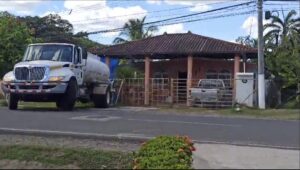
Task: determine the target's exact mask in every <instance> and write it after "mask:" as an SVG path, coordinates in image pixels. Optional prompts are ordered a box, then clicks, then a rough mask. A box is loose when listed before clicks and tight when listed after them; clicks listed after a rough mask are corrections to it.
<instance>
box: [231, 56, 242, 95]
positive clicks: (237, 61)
mask: <svg viewBox="0 0 300 170" xmlns="http://www.w3.org/2000/svg"><path fill="white" fill-rule="evenodd" d="M240 62H241V57H240V55H238V54H236V55H235V56H234V82H233V92H232V95H233V99H234V100H235V94H236V79H237V76H236V74H237V73H238V72H240Z"/></svg>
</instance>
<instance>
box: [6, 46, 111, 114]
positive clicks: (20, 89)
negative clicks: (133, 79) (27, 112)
mask: <svg viewBox="0 0 300 170" xmlns="http://www.w3.org/2000/svg"><path fill="white" fill-rule="evenodd" d="M109 75H110V71H109V68H108V67H107V66H106V64H104V63H102V62H101V61H100V58H99V57H98V56H96V55H93V54H91V53H88V52H86V51H85V49H83V48H81V47H79V46H76V45H75V44H68V43H40V44H31V45H29V46H28V48H27V50H26V52H25V55H24V58H23V61H22V62H20V63H17V64H16V65H15V67H14V70H13V71H11V72H9V73H7V74H6V75H5V76H4V77H3V83H2V84H1V88H2V90H3V91H4V93H5V95H6V96H7V100H8V105H9V108H10V109H17V104H18V101H19V100H23V101H36V102H44V101H45V102H49V101H54V102H56V104H57V107H58V108H60V109H62V110H72V109H73V107H74V104H75V101H76V100H77V99H78V100H80V101H83V102H87V101H89V100H92V101H93V102H94V104H95V106H96V107H108V105H109V104H110V81H109Z"/></svg>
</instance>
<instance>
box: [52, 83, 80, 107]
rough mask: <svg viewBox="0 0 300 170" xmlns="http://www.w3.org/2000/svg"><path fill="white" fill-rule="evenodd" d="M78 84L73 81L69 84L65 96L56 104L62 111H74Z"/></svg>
mask: <svg viewBox="0 0 300 170" xmlns="http://www.w3.org/2000/svg"><path fill="white" fill-rule="evenodd" d="M77 89H78V87H77V82H76V80H74V79H71V80H70V81H69V83H68V87H67V90H66V92H65V94H64V95H63V96H62V97H61V99H59V100H58V101H57V102H56V106H57V107H58V108H59V109H60V110H62V111H71V110H73V109H74V106H75V102H76V96H77V95H76V94H77Z"/></svg>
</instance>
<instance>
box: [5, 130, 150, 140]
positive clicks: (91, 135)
mask: <svg viewBox="0 0 300 170" xmlns="http://www.w3.org/2000/svg"><path fill="white" fill-rule="evenodd" d="M8 134H11V135H24V136H40V137H53V138H59V137H69V138H76V139H99V140H105V141H116V140H117V141H120V142H130V143H143V142H145V141H147V140H150V139H152V137H138V136H125V135H108V134H97V133H78V132H61V131H49V130H42V131H41V130H26V129H12V128H0V135H8Z"/></svg>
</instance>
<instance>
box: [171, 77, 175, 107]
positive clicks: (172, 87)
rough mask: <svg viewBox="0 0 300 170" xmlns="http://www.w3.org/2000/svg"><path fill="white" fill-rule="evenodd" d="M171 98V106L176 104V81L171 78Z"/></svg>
mask: <svg viewBox="0 0 300 170" xmlns="http://www.w3.org/2000/svg"><path fill="white" fill-rule="evenodd" d="M170 96H171V102H170V104H171V106H173V104H174V79H173V78H171V89H170Z"/></svg>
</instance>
